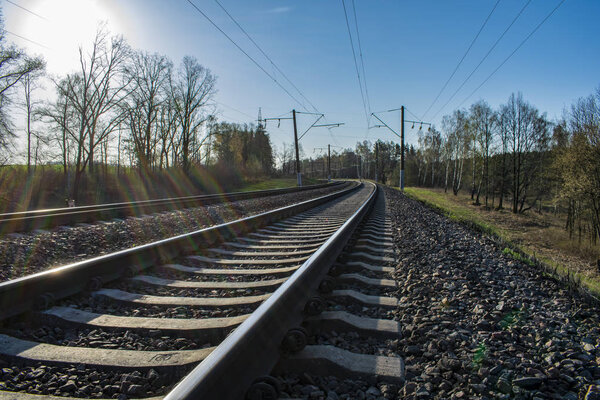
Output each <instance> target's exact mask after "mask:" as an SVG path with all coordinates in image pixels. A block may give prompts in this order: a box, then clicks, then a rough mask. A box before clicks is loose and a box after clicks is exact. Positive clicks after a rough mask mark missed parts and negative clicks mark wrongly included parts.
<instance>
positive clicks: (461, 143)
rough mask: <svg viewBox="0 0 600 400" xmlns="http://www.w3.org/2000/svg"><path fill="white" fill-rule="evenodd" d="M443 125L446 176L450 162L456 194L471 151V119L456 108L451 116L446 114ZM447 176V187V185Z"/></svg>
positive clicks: (453, 190) (453, 187)
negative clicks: (466, 159) (445, 146)
mask: <svg viewBox="0 0 600 400" xmlns="http://www.w3.org/2000/svg"><path fill="white" fill-rule="evenodd" d="M442 127H443V129H444V132H445V135H446V144H447V146H448V147H447V154H446V157H448V158H447V160H446V162H447V163H448V164H447V166H446V176H447V174H448V169H449V167H450V163H453V164H454V165H453V168H452V193H454V195H455V196H456V195H457V194H458V191H459V190H460V188H461V185H462V176H463V171H464V163H465V158H466V157H467V154H468V152H469V144H470V143H469V142H470V132H469V121H468V118H467V115H466V113H465V112H464V111H461V110H456V111H454V112H453V113H452V115H451V116H445V117H444V118H443V120H442ZM447 183H448V182H447V178H446V187H447Z"/></svg>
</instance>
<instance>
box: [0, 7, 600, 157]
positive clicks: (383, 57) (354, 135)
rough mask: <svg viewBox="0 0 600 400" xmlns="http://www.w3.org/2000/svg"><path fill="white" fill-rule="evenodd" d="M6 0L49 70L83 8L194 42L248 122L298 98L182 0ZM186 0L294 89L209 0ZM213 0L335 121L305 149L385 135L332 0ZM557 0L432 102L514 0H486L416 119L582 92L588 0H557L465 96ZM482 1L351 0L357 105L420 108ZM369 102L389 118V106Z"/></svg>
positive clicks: (599, 59)
mask: <svg viewBox="0 0 600 400" xmlns="http://www.w3.org/2000/svg"><path fill="white" fill-rule="evenodd" d="M12 1H13V2H14V3H17V4H19V5H21V6H23V7H26V8H28V9H29V10H32V11H34V12H36V13H38V14H40V15H42V16H43V17H45V18H47V20H43V19H40V18H39V17H36V16H35V15H32V14H29V13H27V12H25V11H23V10H22V9H19V8H17V7H15V6H14V5H13V4H10V3H8V2H6V1H3V2H2V6H3V12H4V18H5V25H6V29H7V30H9V31H10V32H13V33H16V34H19V35H21V36H24V37H26V38H28V39H30V40H33V41H36V42H38V43H40V44H43V45H45V46H47V47H49V48H50V49H46V48H44V47H40V46H38V45H36V44H32V43H29V42H26V41H24V40H22V39H19V38H17V37H14V36H11V39H13V40H14V42H15V43H17V44H19V45H20V46H23V47H26V48H27V49H28V50H29V51H31V52H35V53H40V54H42V55H44V56H45V57H46V58H48V69H49V71H50V72H51V73H61V72H66V71H67V70H69V69H73V68H75V62H76V58H75V57H76V52H77V43H78V42H83V44H84V45H85V44H87V42H89V36H90V35H91V33H90V32H91V31H92V30H93V29H92V28H93V27H94V25H95V23H94V22H95V21H96V20H97V19H103V20H107V21H108V24H109V27H110V28H111V30H112V31H114V32H119V33H122V34H123V35H125V37H126V38H127V40H128V41H129V43H130V44H131V45H132V46H133V47H135V48H141V49H145V50H148V51H151V52H159V53H163V54H167V55H168V56H169V57H171V59H173V61H174V62H175V63H178V62H179V60H180V59H181V58H182V57H183V56H184V55H186V54H190V55H194V56H195V57H196V58H197V59H198V60H199V61H200V62H201V63H202V64H203V65H205V66H206V67H208V68H209V69H211V71H212V72H213V73H214V74H215V75H216V76H217V77H218V80H217V88H218V93H217V95H216V101H217V102H218V103H219V109H220V117H221V119H222V120H228V121H232V122H250V121H251V120H255V119H256V115H257V112H258V107H262V113H263V116H264V117H274V116H279V115H282V114H285V113H287V112H289V111H290V110H291V109H292V108H296V109H297V110H302V106H301V105H300V104H298V103H296V102H295V101H294V100H292V99H291V98H290V97H289V96H288V95H287V94H286V93H285V92H284V91H283V90H282V89H281V88H279V87H278V86H277V85H276V84H275V83H274V82H273V81H272V80H271V79H270V78H269V77H268V76H266V75H265V74H264V73H263V72H262V71H261V70H259V69H258V68H257V67H256V66H255V65H254V64H253V63H252V62H251V61H250V60H249V59H248V58H246V56H244V55H243V54H242V53H241V52H240V51H239V50H238V49H237V48H235V47H234V45H232V44H231V43H230V42H229V41H228V40H227V39H226V38H225V37H224V36H223V35H222V34H221V33H220V32H219V31H218V30H216V29H215V28H214V27H213V26H212V25H210V24H209V23H208V22H207V21H206V20H205V19H204V17H203V16H202V15H200V14H199V13H198V12H197V11H196V10H194V9H193V8H192V7H191V6H190V4H189V3H188V2H187V1H185V0H172V1H166V0H128V1H123V0H96V1H94V0H12ZM194 2H195V4H196V5H197V6H198V7H199V8H200V9H202V10H203V11H204V12H205V13H206V14H207V15H209V16H210V17H211V18H213V20H214V21H215V23H216V24H217V25H219V26H220V27H221V28H222V29H223V30H224V31H225V32H227V33H228V34H229V35H230V36H231V37H232V38H233V39H234V40H235V41H236V42H238V43H239V45H240V46H241V47H242V48H244V49H245V50H246V51H247V52H248V53H249V54H250V55H251V56H252V57H254V58H255V59H256V60H257V61H258V62H259V63H260V64H261V65H262V66H263V67H264V68H265V69H266V70H267V71H268V72H269V73H270V74H272V75H273V76H275V77H276V78H277V79H278V80H279V81H280V82H281V83H282V84H283V85H285V86H286V87H287V88H288V90H289V91H290V92H291V93H292V94H294V96H295V97H297V98H300V95H299V94H297V92H295V90H294V89H293V88H292V87H291V86H290V85H289V84H288V83H287V82H286V81H285V79H283V78H282V77H281V76H280V75H279V74H278V73H277V71H275V69H274V68H273V67H272V66H271V65H270V64H269V62H268V60H266V59H265V58H264V57H263V56H262V55H261V54H260V53H259V51H258V50H257V49H256V48H255V47H253V45H252V44H251V43H250V42H249V41H248V40H247V38H245V36H244V35H243V34H242V33H241V32H240V31H239V29H238V28H237V27H236V26H235V25H234V24H233V23H232V22H231V21H230V20H229V18H228V17H227V15H226V14H225V13H224V12H223V11H222V10H221V9H220V8H219V6H218V5H217V3H216V2H215V1H213V0H202V1H201V0H195V1H194ZM220 2H221V4H222V5H223V6H224V7H226V8H227V9H228V11H229V12H230V13H231V14H232V15H233V16H234V17H235V18H236V19H237V20H238V22H239V23H240V24H241V25H242V26H243V27H244V28H245V29H246V31H247V32H248V33H249V34H250V35H251V36H252V37H253V38H254V39H255V40H256V42H258V43H259V45H261V47H262V48H263V49H264V51H265V52H266V53H267V54H268V55H269V56H270V57H271V59H272V60H273V61H274V62H275V63H276V64H277V65H278V66H279V67H280V68H281V70H283V71H284V72H285V74H286V75H287V76H288V77H289V78H290V79H292V81H293V82H294V84H295V85H296V86H297V87H298V88H299V89H300V90H301V91H302V93H303V94H304V95H305V96H306V97H307V98H308V99H309V100H310V101H311V102H312V103H313V104H314V105H315V106H316V107H317V109H318V110H319V111H320V112H323V113H325V114H326V118H327V120H326V122H330V123H333V122H343V123H345V125H344V126H342V127H340V128H336V129H332V130H331V132H329V131H328V130H326V129H323V128H321V129H315V130H312V131H311V132H310V133H309V134H307V136H306V138H305V139H304V140H303V147H304V151H305V153H306V154H307V155H310V154H313V153H314V152H313V148H314V147H322V146H326V145H327V144H328V143H331V144H333V145H339V146H344V147H353V146H354V144H355V143H356V141H357V140H360V139H362V138H365V137H367V139H370V140H374V139H376V138H381V139H385V140H389V139H394V136H393V135H392V134H391V133H389V132H387V131H386V130H385V129H371V130H370V131H368V130H367V121H366V118H365V113H364V110H363V103H362V101H361V95H360V91H359V86H358V81H357V76H356V70H355V66H354V61H353V56H352V50H351V47H350V40H349V37H348V31H347V27H346V20H345V18H344V9H343V7H342V2H341V0H340V1H333V0H332V1H329V0H327V1H324V0H320V1H312V0H307V1H291V0H255V1H239V0H220ZM559 2H560V0H532V1H531V3H530V4H529V5H528V6H527V7H526V8H525V10H524V11H523V13H522V15H521V16H520V17H519V19H518V20H517V21H516V22H515V23H514V25H513V26H512V27H511V29H510V30H509V31H508V32H507V33H506V35H505V36H504V38H503V39H502V41H500V43H499V44H498V45H497V47H496V48H495V49H494V51H493V52H492V53H491V54H490V55H489V57H488V58H487V59H486V61H485V62H484V63H483V64H482V65H481V67H480V68H479V70H478V71H477V72H476V73H474V74H473V77H472V78H471V79H470V80H469V81H467V83H466V84H465V86H464V88H463V89H462V90H461V91H459V92H458V94H457V95H456V96H455V98H454V99H453V100H452V101H450V102H449V104H448V105H447V106H446V107H445V108H443V109H441V110H440V108H441V107H442V105H443V104H444V103H446V101H447V100H448V99H449V98H450V96H451V95H452V93H454V91H455V90H456V89H457V88H458V87H459V86H460V84H461V83H462V82H463V81H464V79H465V78H466V77H467V75H469V73H470V72H471V71H472V70H473V68H474V67H475V66H476V65H477V64H478V63H479V61H480V60H481V58H482V57H483V56H484V55H485V53H486V52H487V51H488V50H489V49H490V48H491V46H492V45H493V43H494V42H495V41H496V40H497V39H498V37H499V36H500V35H501V33H502V32H503V31H504V30H505V29H506V27H507V26H508V25H509V24H510V22H511V21H512V20H513V19H514V17H515V16H516V15H517V13H518V12H519V11H520V10H521V9H522V8H523V6H524V5H525V4H526V3H527V1H526V0H500V2H499V4H498V6H497V8H496V9H495V11H494V13H493V14H492V16H491V17H490V19H489V22H488V23H487V25H486V27H485V28H484V30H483V31H482V33H481V35H480V36H479V38H478V39H477V41H476V42H475V44H474V45H473V48H472V49H471V51H470V53H469V54H468V55H467V57H466V58H465V60H464V62H463V63H462V65H461V66H460V68H459V69H458V71H457V73H456V75H455V76H454V78H453V79H452V80H451V81H450V83H449V85H448V87H447V88H446V90H445V91H444V92H443V93H442V95H441V96H440V99H439V100H438V102H437V103H436V104H434V106H433V107H432V108H431V111H430V112H428V113H427V114H426V115H425V117H424V119H425V120H426V121H430V122H433V123H434V124H436V125H437V126H438V127H440V125H441V123H440V122H441V118H442V116H443V115H445V114H449V113H451V112H452V111H453V110H454V109H455V108H457V107H458V106H459V105H460V104H461V103H463V101H465V100H466V102H464V104H463V107H468V106H469V105H470V104H472V103H473V102H475V101H477V100H479V99H485V100H486V101H488V102H489V103H490V104H491V105H492V106H494V107H496V106H498V105H499V104H501V103H502V102H504V101H506V99H507V98H508V96H509V95H510V94H511V93H512V92H517V91H521V92H522V93H523V95H524V97H525V98H526V99H527V100H528V101H530V102H531V103H533V104H534V105H535V106H537V107H538V108H539V109H540V110H541V111H542V112H547V114H548V117H549V118H550V119H557V118H559V117H560V116H561V115H562V112H563V109H564V108H565V107H568V106H569V105H570V104H571V103H572V102H573V101H574V100H575V99H577V98H578V97H581V96H587V95H589V94H590V93H592V91H593V90H594V89H595V88H596V87H598V86H599V85H600V73H599V71H600V40H599V39H598V38H600V24H598V22H597V21H598V17H600V1H597V0H566V1H565V2H564V4H562V5H561V7H560V8H559V9H558V10H557V11H556V13H554V15H552V16H551V17H550V18H549V19H548V20H547V21H546V22H545V23H544V24H543V25H542V26H541V28H540V29H539V30H538V31H537V32H536V33H535V34H534V35H533V36H532V37H531V38H530V39H529V41H528V42H527V43H525V45H523V47H521V48H520V50H519V51H518V52H517V53H516V54H515V55H514V56H513V57H512V58H510V60H509V61H508V62H507V63H506V64H505V65H504V66H503V67H502V68H501V69H500V70H499V71H498V72H497V73H496V74H495V75H494V76H493V77H492V78H491V79H490V80H489V81H488V82H487V83H486V84H485V85H484V86H483V87H481V89H479V90H478V91H477V92H476V93H475V94H474V95H473V96H472V97H470V98H468V99H466V98H467V96H468V95H469V94H470V93H471V92H472V91H473V90H474V89H475V88H476V87H477V86H479V84H481V82H483V80H484V79H485V78H486V77H487V76H488V75H489V74H490V73H491V72H492V71H493V70H494V69H495V68H496V67H497V66H498V65H499V64H500V63H501V62H502V61H503V60H504V59H505V58H506V57H507V56H508V55H509V54H510V53H511V52H512V51H513V50H514V49H515V48H516V47H517V46H518V45H519V43H520V42H521V41H522V40H523V39H524V38H525V37H526V36H527V35H528V34H529V33H530V32H531V31H532V30H533V29H534V28H535V26H536V25H537V24H538V23H539V22H540V21H541V20H543V19H544V18H545V17H546V15H547V14H548V13H550V11H551V10H552V9H553V8H554V7H555V6H556V5H557V4H559ZM495 3H496V0H477V1H475V0H471V1H461V0H453V1H449V0H435V1H434V0H419V1H400V0H396V1H392V0H381V1H366V0H355V6H356V13H357V17H358V24H359V30H360V40H361V44H362V52H363V57H364V65H365V71H366V82H367V88H368V92H369V98H370V104H371V110H372V111H379V110H386V109H390V108H396V107H399V106H400V105H405V106H406V107H407V108H408V110H410V111H411V112H413V113H414V114H416V115H417V116H418V117H421V116H422V115H423V113H424V112H425V110H426V109H427V108H428V107H429V105H430V104H431V102H432V101H433V100H434V98H435V96H436V95H437V93H438V92H439V90H440V89H441V88H442V85H443V84H444V83H445V82H446V80H447V78H448V77H449V76H450V74H451V73H452V71H453V69H454V68H455V66H456V65H457V63H458V61H459V60H460V58H461V57H462V55H463V54H464V52H465V50H466V49H467V47H468V46H469V44H470V43H471V41H472V39H473V38H474V36H475V35H476V33H477V31H478V30H479V28H480V27H481V24H482V23H483V21H484V20H485V18H486V17H487V16H488V14H489V13H490V11H491V10H492V8H493V6H494V4H495ZM346 7H347V10H348V13H349V18H350V24H351V28H352V33H353V35H354V37H353V39H354V40H355V45H356V36H355V33H356V32H355V31H354V29H355V27H354V21H353V11H352V0H346ZM68 21H78V23H77V24H74V23H69V22H68ZM86 41H87V42H86ZM357 51H358V49H357ZM357 55H358V53H357ZM361 72H362V71H361ZM361 78H362V76H361ZM307 107H308V108H309V109H310V110H311V111H312V109H311V107H309V106H307ZM381 116H382V118H384V120H386V121H387V122H388V123H389V124H390V125H392V126H393V127H394V128H397V127H398V125H399V115H398V113H388V114H381ZM407 117H412V116H410V115H407ZM310 123H312V119H311V117H310V116H307V115H303V116H301V117H300V120H299V125H300V126H299V129H300V130H301V131H303V129H302V128H305V127H308V125H310ZM268 128H269V129H268V130H269V132H270V133H271V137H272V140H273V143H274V144H275V145H276V146H278V147H279V148H280V147H281V144H282V143H283V142H286V143H290V142H291V138H292V129H291V123H290V121H282V123H281V127H280V128H277V125H276V124H269V125H268ZM408 128H410V125H409V126H408ZM415 138H416V130H413V131H410V130H408V131H407V139H408V141H409V142H411V141H412V142H414V141H415ZM315 154H316V153H315Z"/></svg>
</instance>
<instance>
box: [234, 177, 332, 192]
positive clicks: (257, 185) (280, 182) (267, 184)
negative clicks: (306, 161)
mask: <svg viewBox="0 0 600 400" xmlns="http://www.w3.org/2000/svg"><path fill="white" fill-rule="evenodd" d="M318 183H320V182H319V181H317V180H316V179H309V178H304V177H303V178H302V184H303V185H305V186H308V185H316V184H318ZM294 186H296V178H275V179H267V180H265V181H260V182H253V183H248V184H246V185H244V186H242V187H241V188H240V189H239V191H241V192H249V191H253V190H268V189H283V188H288V187H294Z"/></svg>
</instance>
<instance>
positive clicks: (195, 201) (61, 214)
mask: <svg viewBox="0 0 600 400" xmlns="http://www.w3.org/2000/svg"><path fill="white" fill-rule="evenodd" d="M339 184H341V182H333V183H325V184H319V185H309V186H303V187H292V188H285V189H269V190H257V191H249V192H234V193H221V194H211V195H198V196H186V197H174V198H165V199H154V200H144V201H134V202H124V203H109V204H96V205H90V206H80V207H69V208H54V209H43V210H31V211H22V212H15V213H3V214H0V235H1V234H8V233H14V232H24V231H32V230H35V229H49V228H54V227H57V226H61V225H74V224H77V223H90V222H97V221H103V220H104V221H107V220H110V219H113V218H124V217H132V216H133V217H137V216H141V215H144V214H151V213H157V212H163V211H173V210H181V209H184V208H190V207H201V206H207V205H210V204H217V203H224V202H231V201H239V200H246V199H255V198H259V197H265V196H275V195H280V194H287V193H295V192H299V191H305V190H312V189H319V188H324V187H327V186H331V185H339Z"/></svg>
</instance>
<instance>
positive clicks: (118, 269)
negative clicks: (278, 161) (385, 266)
mask: <svg viewBox="0 0 600 400" xmlns="http://www.w3.org/2000/svg"><path fill="white" fill-rule="evenodd" d="M375 197H376V190H375V186H374V185H372V184H363V185H360V186H359V187H356V188H353V189H348V190H346V191H343V192H338V193H336V194H333V195H329V196H323V197H321V198H319V199H315V200H310V201H306V202H303V203H301V204H299V205H295V206H289V207H284V208H282V209H279V210H275V211H272V212H268V213H264V214H261V215H259V216H255V217H250V218H245V219H243V220H238V221H234V222H231V223H227V224H222V225H220V226H217V227H213V228H209V229H204V230H201V231H198V232H195V233H192V234H190V235H181V236H179V237H175V238H172V239H168V240H165V241H161V242H157V243H153V244H149V245H145V246H139V247H138V248H134V249H131V250H126V251H121V252H118V253H115V254H110V255H107V256H102V257H98V258H96V259H94V260H88V261H84V262H80V263H76V264H74V265H70V266H66V267H63V268H59V269H57V270H52V271H47V272H44V273H40V274H37V275H34V276H31V277H26V278H22V279H17V280H14V281H9V282H5V283H3V284H0V301H1V302H2V304H1V306H2V308H1V311H0V313H1V315H0V317H1V318H2V319H3V327H2V330H1V334H0V362H1V363H2V365H0V368H1V371H2V375H1V376H0V390H2V391H0V398H28V397H27V396H28V395H37V394H41V395H49V396H61V397H62V398H64V397H75V398H119V397H120V398H146V397H152V396H165V395H167V397H168V398H169V399H175V398H177V399H179V398H189V399H194V398H207V399H212V398H215V399H216V398H243V396H244V394H245V393H246V390H247V389H248V388H250V387H252V388H253V389H252V390H254V393H255V395H256V393H258V395H262V394H260V393H262V392H261V391H262V390H266V391H267V392H266V393H267V394H268V390H269V389H268V387H270V386H269V380H268V379H267V378H265V379H266V380H265V379H263V380H262V381H255V380H256V378H258V377H261V376H263V375H267V374H269V373H270V372H271V370H272V368H273V367H274V366H275V364H276V363H277V360H278V358H279V355H280V352H281V350H282V346H283V348H285V347H286V346H287V347H290V346H291V348H294V346H295V344H296V347H297V341H298V340H299V341H300V342H302V335H304V334H305V332H304V331H303V328H298V327H300V326H301V323H302V322H303V320H304V317H306V315H307V314H314V313H315V312H317V311H321V309H322V308H323V302H322V300H319V299H318V298H315V297H314V296H315V295H316V294H317V293H318V288H319V287H320V288H321V290H322V291H328V290H329V289H331V283H330V281H329V278H327V277H326V275H327V273H328V271H329V267H330V266H331V265H333V263H334V261H335V260H336V258H337V257H338V256H339V255H340V253H341V252H342V249H343V248H344V246H346V244H347V242H348V240H349V239H350V237H351V235H352V233H353V232H354V230H355V229H356V227H357V226H358V225H359V223H360V222H361V221H362V219H363V218H364V216H365V215H366V214H367V213H368V212H369V210H370V208H371V207H372V206H373V203H374V201H375ZM374 223H375V224H376V223H377V222H376V221H375V222H371V225H372V224H374ZM382 232H383V231H382ZM378 239H379V238H377V231H374V232H372V233H369V234H366V236H363V237H361V239H360V240H361V242H360V243H359V246H363V249H366V250H369V246H371V247H370V250H373V246H372V245H371V243H370V242H369V241H371V242H372V241H374V240H375V241H377V240H378ZM365 246H366V247H365ZM362 254H363V255H361V254H358V256H357V257H355V258H356V260H354V262H359V263H360V262H363V261H365V257H366V258H367V260H366V261H367V262H368V258H369V257H375V256H373V255H371V256H369V252H368V251H367V252H366V253H365V252H362ZM361 260H362V261H361ZM344 279H349V280H350V281H352V280H356V279H359V280H360V279H361V278H360V277H358V278H357V277H356V276H353V275H351V274H350V275H347V276H345V277H344ZM349 292H351V290H346V291H343V290H342V291H340V292H337V293H334V295H337V296H339V297H340V298H343V297H348V293H349ZM282 343H283V345H282ZM286 343H287V344H286ZM196 365H197V366H196ZM195 366H196V368H194V367H195ZM192 368H194V369H193V371H191V373H189V372H190V370H192ZM188 373H189V375H187V377H185V379H183V381H181V382H180V383H179V384H178V385H177V387H176V388H175V389H174V390H172V391H171V389H172V386H173V385H174V384H176V383H177V382H178V381H179V380H181V379H182V378H183V377H184V376H185V375H186V374H188ZM232 380H233V382H235V384H233V385H232ZM253 383H254V386H252V384H253ZM261 388H262V389H261ZM169 392H170V393H169ZM263 394H264V393H263ZM33 398H35V397H33ZM258 398H261V397H258ZM265 398H266V397H265Z"/></svg>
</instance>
